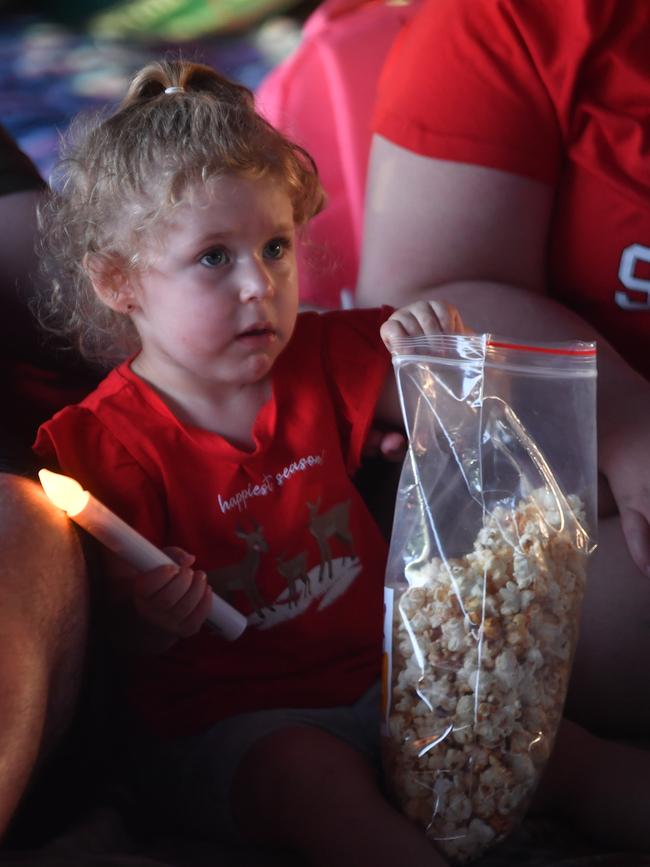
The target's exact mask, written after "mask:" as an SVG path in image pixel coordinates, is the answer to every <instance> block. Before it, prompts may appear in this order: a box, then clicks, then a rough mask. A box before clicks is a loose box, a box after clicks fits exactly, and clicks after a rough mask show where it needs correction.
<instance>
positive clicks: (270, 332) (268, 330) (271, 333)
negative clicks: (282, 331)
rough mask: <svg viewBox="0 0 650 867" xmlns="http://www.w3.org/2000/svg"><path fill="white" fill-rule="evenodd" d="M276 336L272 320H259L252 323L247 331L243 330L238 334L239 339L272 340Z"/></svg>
mask: <svg viewBox="0 0 650 867" xmlns="http://www.w3.org/2000/svg"><path fill="white" fill-rule="evenodd" d="M275 336H276V332H275V328H273V326H272V325H271V323H270V322H259V323H256V324H255V325H251V327H250V328H247V329H246V330H245V331H241V332H240V333H239V334H238V335H237V340H247V341H248V340H250V341H265V340H272V339H273V338H275Z"/></svg>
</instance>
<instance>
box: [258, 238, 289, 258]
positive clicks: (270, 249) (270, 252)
mask: <svg viewBox="0 0 650 867" xmlns="http://www.w3.org/2000/svg"><path fill="white" fill-rule="evenodd" d="M290 243H291V242H290V241H289V239H288V238H273V239H272V240H270V241H269V242H268V244H267V245H266V246H265V247H264V255H265V256H266V258H267V259H281V258H282V257H283V256H284V254H285V252H286V250H287V249H288V248H289V246H290Z"/></svg>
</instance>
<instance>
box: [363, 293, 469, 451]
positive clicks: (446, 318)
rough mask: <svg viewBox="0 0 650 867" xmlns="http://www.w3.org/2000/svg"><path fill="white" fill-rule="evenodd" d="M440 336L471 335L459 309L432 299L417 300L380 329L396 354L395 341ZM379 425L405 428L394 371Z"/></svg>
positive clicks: (383, 398)
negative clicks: (426, 335) (424, 336)
mask: <svg viewBox="0 0 650 867" xmlns="http://www.w3.org/2000/svg"><path fill="white" fill-rule="evenodd" d="M440 333H443V334H444V333H446V334H465V333H469V330H468V329H467V328H466V327H465V325H464V324H463V320H462V319H461V317H460V313H459V312H458V310H457V309H456V308H455V307H453V306H452V305H451V304H447V303H446V302H444V301H431V300H421V301H415V302H414V303H413V304H408V305H407V306H406V307H400V308H399V309H398V310H396V311H395V312H394V313H393V314H392V315H391V316H389V317H388V319H387V320H386V321H385V322H384V324H383V325H382V326H381V329H380V334H381V338H382V340H383V341H384V343H385V344H386V348H387V349H388V350H389V351H392V349H393V346H394V342H395V341H396V340H399V339H400V338H402V337H417V336H419V335H425V334H440ZM375 422H376V423H377V424H379V425H387V426H392V427H395V426H398V427H399V429H400V430H401V429H402V428H403V424H404V422H403V419H402V411H401V407H400V402H399V396H398V393H397V382H396V381H395V377H394V375H393V373H392V371H391V372H390V373H389V375H388V376H387V377H386V383H385V385H384V388H383V390H382V393H381V395H380V396H379V400H378V401H377V407H376V410H375ZM384 436H390V434H386V435H384Z"/></svg>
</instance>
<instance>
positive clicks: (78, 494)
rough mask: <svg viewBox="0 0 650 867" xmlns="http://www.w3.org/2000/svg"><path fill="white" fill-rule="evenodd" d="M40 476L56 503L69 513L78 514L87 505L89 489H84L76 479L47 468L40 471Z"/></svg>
mask: <svg viewBox="0 0 650 867" xmlns="http://www.w3.org/2000/svg"><path fill="white" fill-rule="evenodd" d="M38 478H39V479H40V481H41V485H42V486H43V490H44V491H45V493H46V494H47V496H48V497H49V498H50V500H51V501H52V502H53V503H54V505H55V506H57V507H58V508H59V509H63V511H64V512H67V513H68V515H70V516H73V515H77V514H78V513H79V512H81V510H82V509H83V508H84V507H85V506H86V504H87V502H88V498H89V494H88V491H84V489H83V488H82V487H81V485H80V484H79V482H77V481H76V480H75V479H71V478H70V477H69V476H63V475H61V473H53V472H52V471H51V470H45V469H43V470H39V471H38Z"/></svg>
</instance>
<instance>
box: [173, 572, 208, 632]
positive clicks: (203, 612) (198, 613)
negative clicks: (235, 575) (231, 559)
mask: <svg viewBox="0 0 650 867" xmlns="http://www.w3.org/2000/svg"><path fill="white" fill-rule="evenodd" d="M201 574H202V575H203V576H204V582H203V584H202V585H201V584H197V585H196V591H195V592H196V593H197V595H198V599H197V600H196V602H195V603H194V605H193V607H192V609H191V610H190V611H189V613H188V614H187V615H186V617H185V618H183V620H182V621H181V622H180V624H179V627H178V634H179V635H181V636H182V637H183V638H188V637H189V636H190V635H194V634H195V633H197V632H198V631H199V629H200V628H201V627H202V626H203V624H204V623H205V621H206V620H207V618H208V615H209V614H210V608H211V607H212V590H211V588H210V586H209V585H208V584H207V580H205V572H202V573H201Z"/></svg>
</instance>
